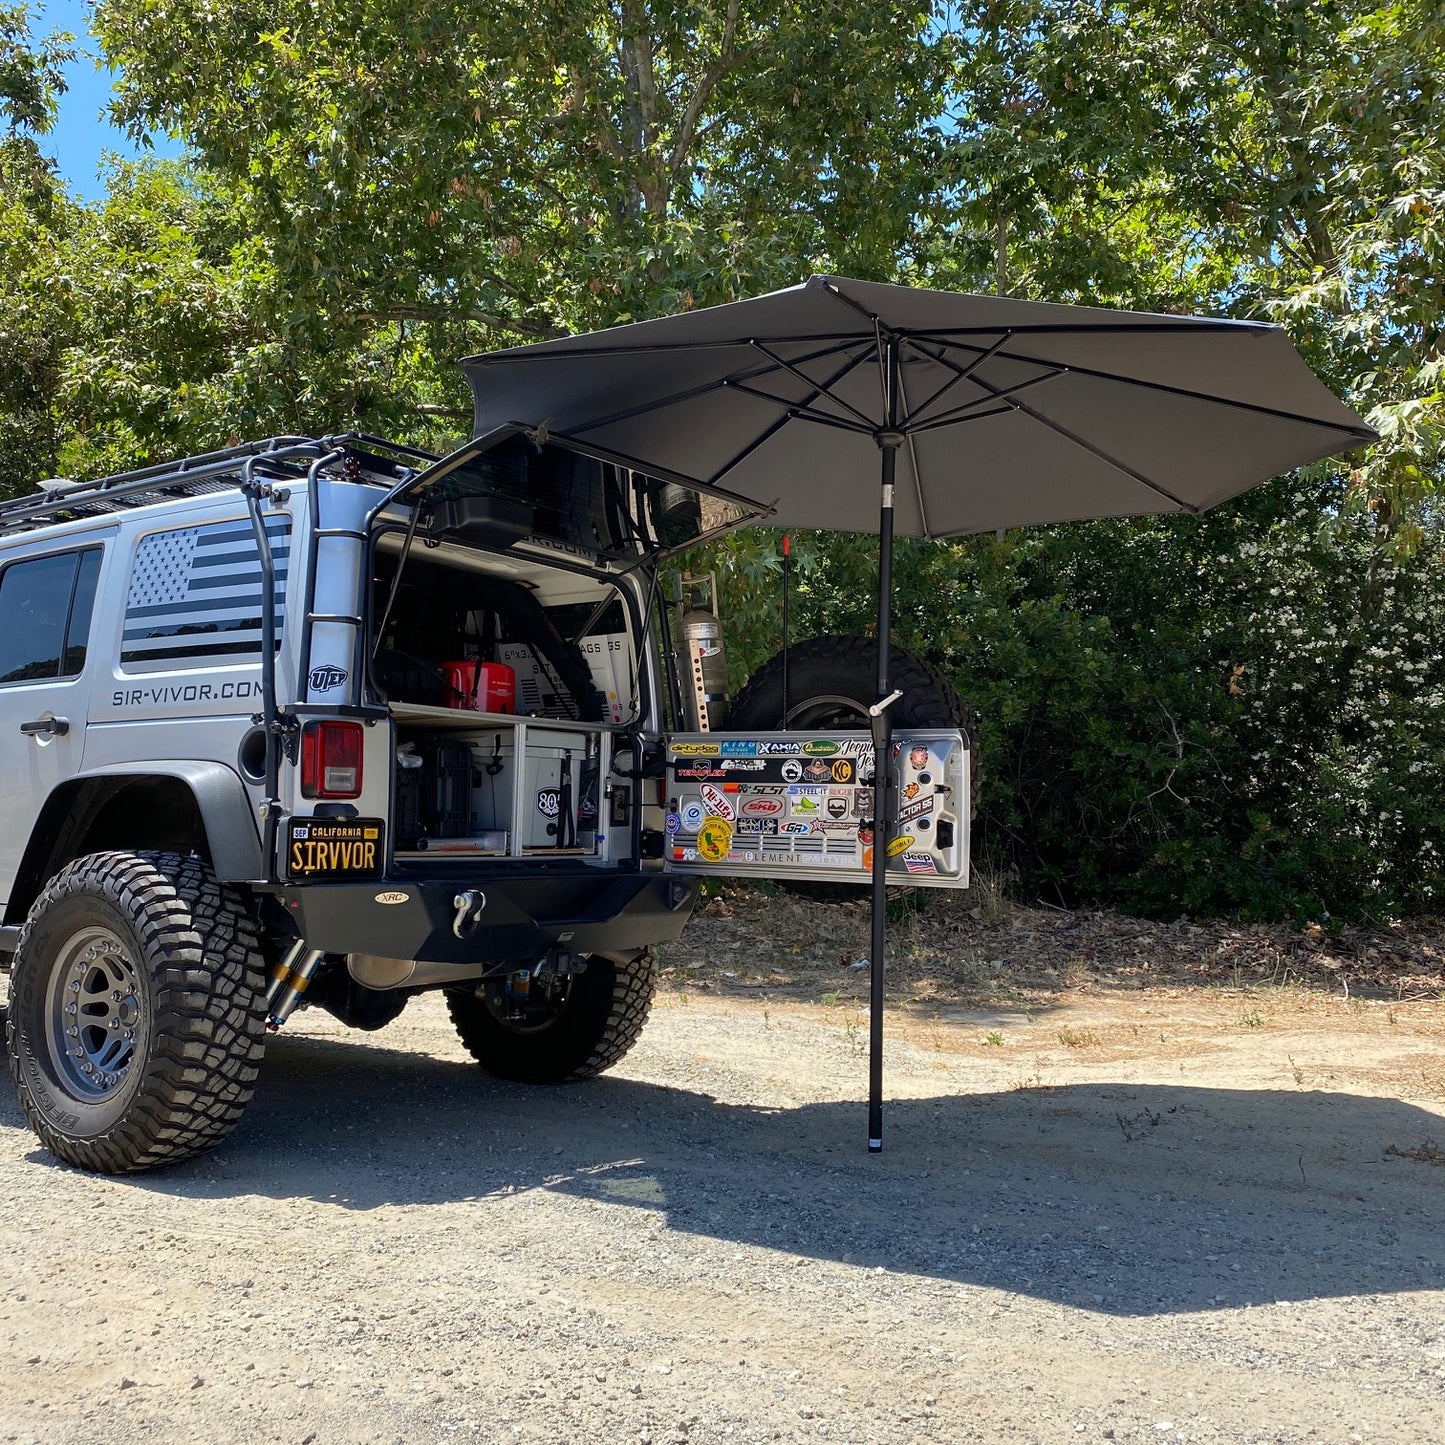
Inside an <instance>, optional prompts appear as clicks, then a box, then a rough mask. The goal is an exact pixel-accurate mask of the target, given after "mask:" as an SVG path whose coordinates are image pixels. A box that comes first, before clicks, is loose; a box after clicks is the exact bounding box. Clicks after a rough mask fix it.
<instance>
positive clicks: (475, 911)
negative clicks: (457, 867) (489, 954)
mask: <svg viewBox="0 0 1445 1445" xmlns="http://www.w3.org/2000/svg"><path fill="white" fill-rule="evenodd" d="M452 906H453V907H454V908H455V909H456V910H457V911H456V916H455V917H454V918H453V919H452V933H453V934H455V935H456V937H458V938H470V937H471V936H472V934H473V933H475V932H476V929H477V925H478V924H479V923H480V922H481V921H482V909H484V908H485V907H486V906H487V895H486V894H485V893H483V892H482V891H481V889H480V888H467V889H465V890H464V891H463V892H461V893H458V894H457V896H456V897H455V898H453V899H452Z"/></svg>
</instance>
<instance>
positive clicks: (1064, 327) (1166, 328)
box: [538, 317, 1280, 346]
mask: <svg viewBox="0 0 1445 1445" xmlns="http://www.w3.org/2000/svg"><path fill="white" fill-rule="evenodd" d="M1004 329H1005V327H1002V326H999V325H998V324H997V323H995V324H994V325H992V326H942V327H938V326H935V327H930V328H929V329H928V330H927V331H911V332H909V333H908V335H910V336H915V337H918V338H919V339H920V340H922V341H937V342H940V343H942V344H944V345H949V344H951V343H950V340H949V338H951V337H954V336H991V335H993V334H994V333H996V332H998V331H1001V330H1004ZM1006 329H1007V330H1009V331H1012V332H1013V333H1014V334H1015V335H1017V336H1025V335H1028V336H1061V335H1062V336H1068V335H1073V334H1075V333H1078V334H1080V335H1086V336H1092V335H1095V334H1097V333H1101V332H1108V333H1110V334H1114V333H1117V334H1119V335H1121V336H1128V335H1134V334H1137V333H1139V332H1149V331H1157V332H1209V331H1213V332H1218V333H1220V334H1221V335H1223V334H1227V333H1228V332H1230V331H1252V332H1255V333H1256V334H1261V333H1264V332H1270V331H1278V330H1280V328H1279V327H1278V326H1276V325H1275V324H1274V322H1272V321H1237V320H1235V319H1233V318H1232V317H1220V318H1219V319H1218V320H1214V321H1211V320H1209V319H1208V318H1202V319H1201V318H1194V319H1192V320H1188V321H1183V320H1176V319H1175V318H1173V317H1168V318H1166V319H1164V320H1162V321H1122V322H1109V321H1037V322H1019V323H1017V324H1016V323H1014V322H1008V323H1006ZM538 344H539V345H542V346H545V345H548V344H549V343H547V342H539V343H538Z"/></svg>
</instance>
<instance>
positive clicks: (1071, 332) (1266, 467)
mask: <svg viewBox="0 0 1445 1445" xmlns="http://www.w3.org/2000/svg"><path fill="white" fill-rule="evenodd" d="M890 341H891V342H893V344H894V348H895V354H896V359H897V369H896V370H897V381H898V386H897V393H898V394H897V398H896V403H897V404H896V410H895V411H894V412H893V413H892V414H891V415H890V397H889V389H888V381H887V376H886V370H887V364H888V363H887V351H888V343H889V342H890ZM462 366H463V369H464V370H465V372H466V373H467V375H468V377H469V379H470V381H471V383H472V388H473V391H474V393H475V396H476V425H475V432H476V434H477V435H481V434H483V433H485V432H486V431H488V430H490V429H491V428H492V427H494V426H498V425H502V424H504V423H507V422H523V423H526V424H529V425H537V424H539V423H543V422H545V423H546V425H547V428H548V431H549V432H550V433H551V434H552V435H555V436H560V437H566V438H568V439H570V440H572V441H574V442H576V443H577V444H579V445H581V446H583V447H586V448H588V449H589V450H593V451H595V452H596V453H597V454H599V455H604V456H607V457H610V458H612V459H614V460H616V461H618V462H621V463H622V464H624V465H629V466H632V467H634V468H636V469H637V470H639V471H644V472H651V473H653V474H654V475H659V476H670V477H673V478H675V479H677V480H679V481H690V482H693V483H695V484H699V485H705V486H709V487H714V488H719V489H723V490H726V491H729V492H732V493H735V494H737V495H739V496H742V497H744V498H746V499H748V500H749V501H752V502H755V503H760V504H762V505H764V506H770V507H773V508H774V511H773V514H772V516H771V518H770V521H771V522H772V523H774V524H775V525H777V526H781V527H826V528H834V529H837V530H840V531H870V532H871V531H874V530H875V529H876V528H877V525H878V484H879V471H878V459H877V442H878V440H879V435H880V433H885V434H886V433H888V432H889V431H890V428H891V429H892V430H893V431H895V432H896V433H897V434H901V435H902V437H903V438H904V441H903V445H902V446H901V448H900V451H899V457H898V464H897V489H896V493H895V498H894V507H895V522H894V525H895V528H896V530H897V532H898V533H899V534H900V535H904V536H916V537H943V536H954V535H958V534H961V533H967V532H979V531H989V530H992V529H994V528H998V527H1014V526H1026V525H1030V524H1035V523H1045V522H1061V521H1072V520H1078V519H1082V518H1087V517H1109V516H1130V515H1135V514H1139V513H1149V512H1197V511H1201V510H1203V509H1204V508H1206V507H1210V506H1213V505H1214V504H1216V503H1217V502H1222V501H1224V500H1226V499H1227V498H1229V497H1232V496H1235V495H1236V494H1237V493H1239V492H1242V491H1244V490H1245V489H1246V488H1248V487H1251V486H1253V485H1254V484H1255V483H1257V482H1260V481H1263V480H1265V479H1266V478H1268V477H1272V476H1276V475H1278V474H1279V473H1281V472H1285V471H1288V470H1289V469H1290V468H1292V467H1296V466H1300V465H1302V464H1304V463H1306V462H1311V461H1316V460H1318V459H1319V458H1321V457H1326V456H1330V455H1331V454H1333V453H1335V452H1339V451H1343V450H1346V449H1348V448H1350V447H1353V446H1357V445H1360V444H1361V443H1363V442H1367V441H1369V440H1371V439H1373V437H1374V433H1373V432H1372V431H1371V430H1370V429H1369V428H1368V427H1367V426H1365V425H1364V423H1363V422H1361V420H1360V419H1359V418H1358V417H1357V416H1355V415H1354V413H1353V412H1351V411H1350V410H1349V409H1348V408H1347V407H1345V406H1343V405H1342V404H1341V403H1340V402H1339V401H1337V400H1336V399H1335V397H1334V396H1333V395H1331V393H1330V392H1329V391H1328V390H1327V389H1326V388H1325V387H1324V386H1322V385H1321V384H1320V382H1319V381H1318V380H1317V379H1316V378H1315V376H1314V374H1313V373H1312V372H1311V371H1310V369H1309V368H1308V367H1307V366H1306V365H1305V363H1304V362H1303V361H1302V360H1301V358H1300V356H1299V354H1298V353H1297V352H1296V351H1295V349H1294V347H1293V346H1292V345H1291V344H1290V341H1289V338H1288V337H1287V336H1286V335H1285V333H1284V332H1283V331H1282V330H1281V329H1280V328H1279V327H1277V326H1271V325H1266V324H1263V323H1259V322H1251V321H1217V320H1209V319H1203V318H1198V317H1187V316H1164V315H1151V314H1148V313H1142V312H1128V311H1107V310H1103V309H1100V308H1095V307H1083V306H1058V305H1052V304H1048V303H1043V302H1036V301H1015V300H1011V299H1009V298H1006V297H994V296H967V295H960V294H955V293H948V292H938V291H921V290H914V289H912V288H909V287H906V286H886V285H881V284H877V283H873V282H864V281H851V280H847V279H844V278H840V277H832V276H814V277H812V278H811V279H810V280H808V281H806V282H804V283H803V284H802V285H800V286H794V287H790V288H788V289H787V290H784V291H775V292H772V293H771V294H769V295H766V296H759V297H756V298H754V299H752V300H748V301H738V302H734V303H731V304H729V305H725V306H716V307H712V308H710V309H708V310H703V311H694V312H688V313H685V314H683V315H678V316H668V317H663V318H661V319H659V320H656V321H643V322H638V323H636V324H634V325H630V326H619V327H615V328H613V329H612V330H609V331H599V332H593V333H591V334H588V335H584V336H573V337H565V338H563V339H561V340H558V341H548V342H543V343H541V344H539V345H534V346H525V347H515V348H512V349H510V350H506V351H498V352H494V353H491V354H490V355H485V356H477V357H471V358H469V359H468V360H466V361H464V362H463V363H462Z"/></svg>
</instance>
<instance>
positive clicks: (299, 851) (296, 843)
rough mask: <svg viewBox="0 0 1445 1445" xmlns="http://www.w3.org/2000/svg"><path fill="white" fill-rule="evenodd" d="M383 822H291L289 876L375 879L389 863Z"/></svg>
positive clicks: (288, 847)
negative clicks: (385, 849)
mask: <svg viewBox="0 0 1445 1445" xmlns="http://www.w3.org/2000/svg"><path fill="white" fill-rule="evenodd" d="M384 826H385V825H384V824H383V823H382V821H381V819H380V818H292V819H291V820H290V821H289V823H288V824H287V834H286V872H287V874H288V876H290V877H291V878H330V879H336V878H374V877H376V876H377V874H379V873H380V872H381V869H382V865H383V864H384V863H385V862H386V856H385V851H384V849H383V848H382V846H381V845H382V837H383V829H384Z"/></svg>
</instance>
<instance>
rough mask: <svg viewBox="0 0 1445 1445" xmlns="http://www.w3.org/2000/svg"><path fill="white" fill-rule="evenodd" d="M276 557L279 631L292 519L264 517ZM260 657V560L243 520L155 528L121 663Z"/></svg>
mask: <svg viewBox="0 0 1445 1445" xmlns="http://www.w3.org/2000/svg"><path fill="white" fill-rule="evenodd" d="M266 534H267V536H268V537H270V539H271V556H272V558H273V560H274V561H275V564H276V636H277V642H278V646H279V641H280V636H281V624H282V621H283V620H284V617H285V594H286V571H287V566H286V564H287V559H288V556H289V554H290V545H291V522H290V518H288V517H284V516H280V517H267V518H266ZM192 657H197V658H199V657H208V658H209V657H226V658H228V659H232V660H234V661H237V662H244V661H247V660H249V659H251V658H254V659H255V660H256V661H258V662H259V661H260V659H261V559H260V557H259V555H258V554H257V551H256V537H255V533H253V532H252V530H251V524H250V522H249V521H247V520H245V519H241V520H237V521H231V522H212V523H209V524H207V525H206V526H203V527H182V528H179V529H178V530H176V531H173V532H155V533H152V534H151V535H150V536H149V537H146V538H144V539H143V540H142V541H141V544H140V546H139V547H137V548H136V553H135V562H134V565H133V567H132V570H131V578H130V591H129V593H127V595H126V601H125V631H124V634H123V636H122V641H121V652H120V660H121V662H122V664H128V665H132V666H133V665H136V664H144V663H148V662H175V661H178V660H183V659H186V658H192Z"/></svg>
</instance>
